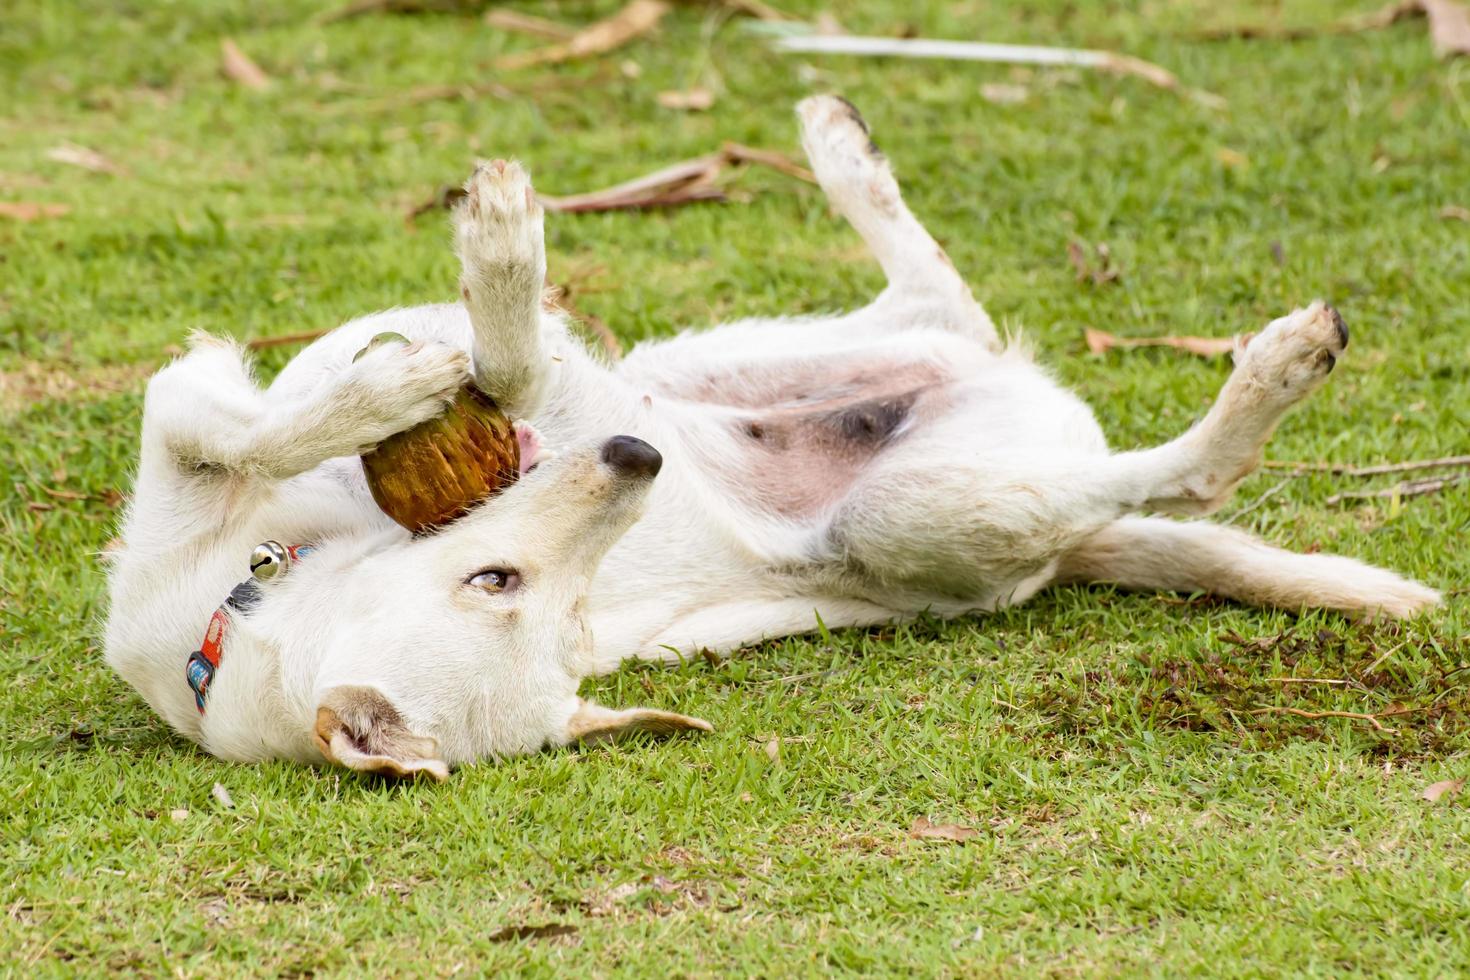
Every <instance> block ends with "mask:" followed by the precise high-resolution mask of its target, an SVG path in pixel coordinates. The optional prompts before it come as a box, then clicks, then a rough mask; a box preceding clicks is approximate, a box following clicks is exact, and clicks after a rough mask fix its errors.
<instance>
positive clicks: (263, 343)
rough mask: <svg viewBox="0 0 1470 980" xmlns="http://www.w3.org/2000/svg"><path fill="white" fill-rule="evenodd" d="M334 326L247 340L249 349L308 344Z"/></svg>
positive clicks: (246, 343)
mask: <svg viewBox="0 0 1470 980" xmlns="http://www.w3.org/2000/svg"><path fill="white" fill-rule="evenodd" d="M330 329H332V328H330V327H328V328H326V329H322V330H308V331H306V332H305V333H283V334H276V335H275V336H273V337H255V338H253V339H251V340H247V341H246V342H245V346H246V348H247V349H249V350H266V349H267V348H270V347H288V346H290V345H292V344H306V343H310V342H311V341H313V340H316V339H317V338H318V337H320V336H322V335H323V334H325V333H327V332H328V330H330Z"/></svg>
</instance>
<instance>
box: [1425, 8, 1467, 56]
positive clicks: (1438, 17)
mask: <svg viewBox="0 0 1470 980" xmlns="http://www.w3.org/2000/svg"><path fill="white" fill-rule="evenodd" d="M1419 6H1420V8H1421V9H1422V10H1423V11H1424V15H1425V16H1426V17H1428V18H1429V41H1430V43H1431V44H1432V45H1434V53H1435V54H1436V55H1438V56H1439V57H1441V58H1450V57H1453V56H1455V55H1460V54H1470V8H1467V7H1466V6H1465V5H1464V4H1462V3H1454V2H1452V0H1419Z"/></svg>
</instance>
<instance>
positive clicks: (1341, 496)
mask: <svg viewBox="0 0 1470 980" xmlns="http://www.w3.org/2000/svg"><path fill="white" fill-rule="evenodd" d="M1467 477H1470V474H1463V473H1462V474H1460V475H1459V476H1446V477H1440V478H1439V479H1431V480H1405V481H1404V482H1403V483H1399V484H1397V485H1395V486H1392V487H1388V488H1387V489H1384V490H1367V491H1363V492H1361V493H1334V494H1333V495H1332V496H1330V497H1328V498H1327V501H1326V502H1327V503H1328V504H1339V503H1342V502H1343V501H1344V500H1369V499H1374V498H1384V497H1389V498H1403V497H1422V496H1424V495H1425V494H1428V493H1438V492H1439V491H1440V490H1443V489H1444V488H1445V487H1448V486H1453V485H1454V484H1456V483H1463V482H1464V481H1465V480H1466V479H1467Z"/></svg>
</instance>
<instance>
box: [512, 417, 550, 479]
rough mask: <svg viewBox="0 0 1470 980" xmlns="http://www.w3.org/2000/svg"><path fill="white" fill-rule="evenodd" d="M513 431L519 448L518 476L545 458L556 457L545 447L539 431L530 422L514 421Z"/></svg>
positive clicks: (542, 461) (529, 470) (544, 460)
mask: <svg viewBox="0 0 1470 980" xmlns="http://www.w3.org/2000/svg"><path fill="white" fill-rule="evenodd" d="M515 432H516V443H517V444H518V445H519V446H520V450H521V462H520V466H519V470H520V472H519V475H520V476H525V475H526V474H527V473H529V472H531V471H532V470H534V469H535V468H536V467H538V466H540V465H541V464H542V463H544V462H546V461H547V460H550V459H555V458H556V453H554V452H552V451H551V450H550V449H547V448H546V445H545V444H544V443H543V442H542V441H541V433H539V432H537V431H536V427H535V426H534V425H532V424H531V423H530V422H525V421H518V422H516V423H515Z"/></svg>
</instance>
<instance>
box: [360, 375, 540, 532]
mask: <svg viewBox="0 0 1470 980" xmlns="http://www.w3.org/2000/svg"><path fill="white" fill-rule="evenodd" d="M520 464H521V447H520V443H519V442H518V441H517V440H516V433H515V428H514V426H512V425H511V421H510V419H509V418H507V417H506V415H505V413H504V412H502V411H501V410H500V408H499V407H498V406H497V405H496V404H495V402H494V400H493V399H491V397H490V396H489V395H487V394H485V393H484V392H483V391H481V390H480V389H479V388H476V387H475V385H474V383H473V382H471V383H470V384H467V385H465V386H464V387H463V388H461V389H460V390H459V394H458V395H456V396H455V398H454V401H452V402H450V403H449V408H448V409H446V410H445V412H444V414H443V415H440V416H439V417H438V418H433V419H429V420H428V421H427V422H421V423H419V424H418V425H416V426H414V427H413V428H411V429H407V430H405V431H403V432H400V433H398V434H397V435H393V436H389V437H388V438H387V439H385V440H383V442H381V443H379V444H378V447H377V448H376V449H373V450H372V451H370V452H366V453H363V454H362V469H363V472H364V473H366V474H367V483H368V488H369V489H370V490H372V493H373V500H375V501H377V503H378V506H379V507H381V508H383V512H384V513H385V514H387V515H388V516H389V517H391V518H393V520H395V521H397V522H398V523H399V524H402V525H403V526H404V527H406V528H408V529H409V530H410V531H412V532H413V533H415V534H420V533H422V532H425V531H430V530H432V529H434V528H436V527H441V526H443V525H445V524H448V523H449V522H450V521H452V520H454V519H455V518H458V517H463V516H464V515H465V514H466V513H468V512H469V510H470V508H472V507H474V506H475V505H476V504H478V503H480V502H481V501H483V500H485V499H486V498H487V497H490V496H492V495H493V494H496V493H498V492H499V491H501V490H503V489H505V488H506V487H507V486H509V485H510V484H512V483H514V482H515V481H516V479H517V477H519V475H520Z"/></svg>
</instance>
